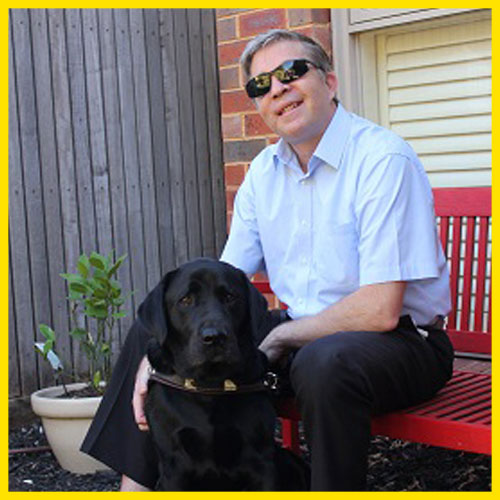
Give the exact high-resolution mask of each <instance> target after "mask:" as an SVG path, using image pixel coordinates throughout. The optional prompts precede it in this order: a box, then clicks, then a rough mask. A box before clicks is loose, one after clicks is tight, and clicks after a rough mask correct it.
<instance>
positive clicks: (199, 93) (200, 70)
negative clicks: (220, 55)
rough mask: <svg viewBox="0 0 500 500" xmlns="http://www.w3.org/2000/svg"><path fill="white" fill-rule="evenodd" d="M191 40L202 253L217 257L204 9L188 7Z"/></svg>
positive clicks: (189, 37)
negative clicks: (206, 89) (209, 141)
mask: <svg viewBox="0 0 500 500" xmlns="http://www.w3.org/2000/svg"><path fill="white" fill-rule="evenodd" d="M186 16H187V24H188V31H187V37H188V38H187V41H188V44H189V45H188V47H189V66H190V73H191V77H190V78H191V86H192V89H191V95H192V106H193V117H192V120H193V131H194V134H192V135H193V138H194V141H195V148H194V152H195V157H194V162H195V165H194V166H195V170H196V184H197V191H198V192H197V194H196V198H197V200H198V203H199V224H200V233H201V248H200V249H199V252H200V254H199V255H212V256H215V231H214V219H213V205H212V183H211V171H210V151H209V148H208V122H209V120H208V113H207V103H206V98H205V85H206V82H205V71H204V66H205V61H204V60H203V41H204V40H203V31H202V26H201V11H200V10H199V9H188V10H187V11H186Z"/></svg>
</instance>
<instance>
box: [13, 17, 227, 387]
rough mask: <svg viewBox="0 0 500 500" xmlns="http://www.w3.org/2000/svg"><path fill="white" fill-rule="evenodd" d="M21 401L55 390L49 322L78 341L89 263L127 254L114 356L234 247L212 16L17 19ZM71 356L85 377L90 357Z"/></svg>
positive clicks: (16, 354)
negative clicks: (180, 280)
mask: <svg viewBox="0 0 500 500" xmlns="http://www.w3.org/2000/svg"><path fill="white" fill-rule="evenodd" d="M9 37H10V39H9V256H10V262H9V393H10V397H15V396H22V395H28V394H29V393H30V392H32V391H33V390H34V389H36V388H38V387H40V386H42V385H46V384H50V383H51V382H52V376H51V373H50V371H49V370H48V367H47V366H45V365H46V363H44V362H41V361H42V360H41V359H38V358H37V355H36V353H35V352H34V349H33V342H34V340H35V337H37V338H39V339H40V338H41V337H40V335H39V334H38V333H37V325H38V324H39V323H42V322H43V323H48V324H50V325H52V326H53V327H54V329H55V330H56V331H57V332H65V331H67V330H68V321H69V318H68V310H67V304H66V289H65V283H64V280H63V279H62V278H61V277H60V276H59V273H61V272H64V271H65V270H69V271H72V270H74V269H75V263H76V260H77V258H78V256H79V255H80V254H81V253H82V252H85V253H90V252H91V251H93V250H97V251H100V252H104V253H107V252H109V251H110V250H112V249H114V250H115V252H116V255H122V254H127V255H128V259H127V261H126V265H124V266H123V268H122V269H121V270H120V274H119V276H118V278H119V279H120V281H121V283H122V284H123V287H124V289H125V290H134V292H135V293H134V295H133V296H132V298H131V299H129V300H128V302H127V304H126V307H125V308H126V310H128V311H129V316H128V317H127V318H125V319H124V320H122V322H121V325H120V327H119V329H118V332H117V334H118V335H117V339H116V341H115V343H114V345H113V348H114V352H116V351H118V348H119V346H120V345H121V342H122V340H123V338H124V336H125V335H126V331H127V330H128V327H129V326H130V323H131V321H132V319H133V316H134V313H135V310H136V308H137V306H138V304H139V303H140V302H141V301H142V300H143V298H144V297H145V295H146V293H147V291H148V290H150V289H151V288H152V287H154V286H155V284H156V283H157V282H158V281H159V279H160V277H161V276H162V274H163V273H165V272H166V271H167V270H168V269H170V268H173V267H175V266H176V265H178V264H180V263H182V262H184V261H186V260H188V259H190V258H193V257H196V256H201V255H204V256H216V255H218V253H219V252H220V250H221V247H222V245H223V243H224V241H225V237H226V218H225V195H224V180H223V169H222V147H221V131H220V111H219V95H218V71H217V52H216V50H217V49H216V36H215V15H214V12H213V10H210V9H202V10H196V9H189V10H183V9H172V10H167V9H161V10H158V9H144V10H142V9H137V10H100V9H99V10H95V9H81V10H66V9H64V10H53V9H48V10H44V9H33V10H30V9H13V10H11V11H10V25H9ZM57 347H58V351H59V352H60V354H61V355H62V356H63V357H64V358H65V359H69V360H70V364H71V366H72V367H73V368H74V369H75V370H76V371H81V370H82V369H83V368H84V367H85V361H84V359H83V358H82V355H81V353H80V352H79V350H78V348H77V346H75V345H72V343H71V342H70V341H69V339H68V338H67V336H66V335H61V337H60V340H59V341H58V344H57Z"/></svg>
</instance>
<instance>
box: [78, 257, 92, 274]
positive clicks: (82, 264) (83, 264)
mask: <svg viewBox="0 0 500 500" xmlns="http://www.w3.org/2000/svg"><path fill="white" fill-rule="evenodd" d="M76 268H77V269H78V272H79V273H80V274H81V275H82V276H83V277H84V278H87V277H88V275H89V271H90V262H89V258H88V257H87V256H86V255H85V254H83V255H80V258H79V259H78V263H77V265H76Z"/></svg>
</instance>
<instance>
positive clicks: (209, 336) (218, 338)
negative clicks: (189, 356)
mask: <svg viewBox="0 0 500 500" xmlns="http://www.w3.org/2000/svg"><path fill="white" fill-rule="evenodd" d="M226 338H227V333H226V332H224V331H223V330H219V329H217V328H214V327H207V328H203V330H201V340H202V341H203V343H204V344H215V343H221V342H224V341H225V340H226Z"/></svg>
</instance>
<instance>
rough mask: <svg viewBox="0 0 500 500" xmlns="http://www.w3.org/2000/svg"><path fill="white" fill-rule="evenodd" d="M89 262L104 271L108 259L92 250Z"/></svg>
mask: <svg viewBox="0 0 500 500" xmlns="http://www.w3.org/2000/svg"><path fill="white" fill-rule="evenodd" d="M89 261H90V263H91V264H92V265H93V266H94V267H95V268H96V269H100V270H102V271H105V270H106V269H107V267H108V260H107V259H106V257H103V256H102V255H100V254H98V253H96V252H92V253H91V254H90V257H89Z"/></svg>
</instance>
